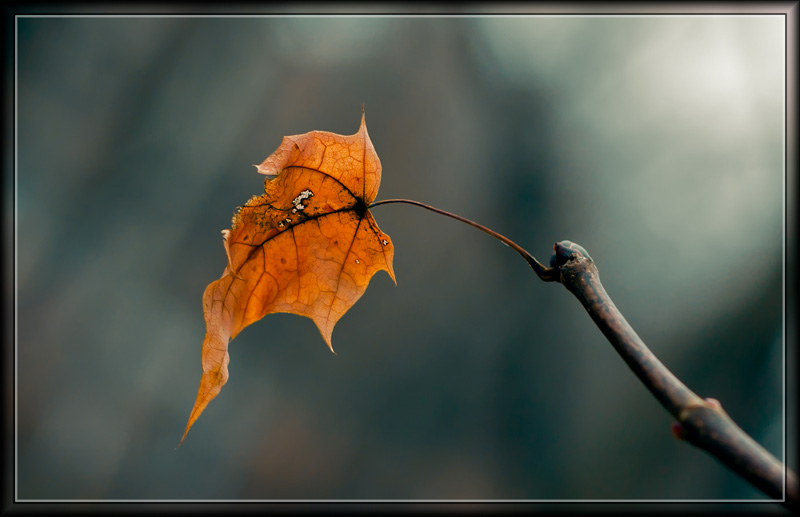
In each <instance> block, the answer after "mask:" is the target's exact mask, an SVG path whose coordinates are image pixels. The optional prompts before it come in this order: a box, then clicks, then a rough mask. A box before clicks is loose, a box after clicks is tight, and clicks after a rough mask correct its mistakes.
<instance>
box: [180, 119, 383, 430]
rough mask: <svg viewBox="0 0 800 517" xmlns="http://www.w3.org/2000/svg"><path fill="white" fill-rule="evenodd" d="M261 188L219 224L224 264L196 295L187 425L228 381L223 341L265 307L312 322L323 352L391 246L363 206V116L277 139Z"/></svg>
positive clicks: (367, 170) (369, 155)
mask: <svg viewBox="0 0 800 517" xmlns="http://www.w3.org/2000/svg"><path fill="white" fill-rule="evenodd" d="M256 167H257V168H258V172H259V173H261V174H265V175H267V180H266V181H265V182H264V190H265V192H264V194H263V195H261V196H253V197H252V198H251V199H250V200H249V201H248V202H247V203H246V204H245V205H244V206H243V207H241V208H240V209H239V210H238V211H237V212H236V214H235V215H234V216H233V220H232V223H231V229H230V230H223V232H222V234H223V243H224V245H225V253H226V255H227V258H228V264H227V266H226V267H225V271H224V273H223V274H222V277H221V278H220V279H219V280H217V281H215V282H212V283H211V284H210V285H209V286H208V287H207V288H206V291H205V294H204V295H203V312H204V315H205V320H206V337H205V340H204V341H203V352H202V363H203V376H202V378H201V381H200V389H199V390H198V392H197V400H196V401H195V404H194V408H193V409H192V413H191V415H190V416H189V422H188V423H187V425H186V430H185V431H184V433H183V437H182V438H181V442H183V439H184V438H185V437H186V433H187V432H188V431H189V428H190V427H191V426H192V424H193V423H194V422H195V421H196V420H197V418H198V417H199V416H200V414H201V413H202V412H203V410H204V409H205V407H206V406H207V405H208V403H209V402H210V401H211V399H213V398H214V397H216V396H217V394H218V393H219V392H220V390H221V388H222V386H223V385H224V384H225V383H226V382H227V380H228V362H229V357H228V342H229V341H230V340H231V339H233V338H235V337H236V335H237V334H238V333H239V332H241V330H242V329H243V328H244V327H246V326H247V325H249V324H251V323H253V322H255V321H258V320H259V319H261V318H263V317H264V316H265V315H267V314H269V313H273V312H290V313H294V314H299V315H301V316H307V317H309V318H311V319H312V320H314V323H316V325H317V327H318V328H319V331H320V333H321V334H322V337H323V338H324V339H325V342H326V343H327V344H328V347H329V348H330V349H331V351H333V346H332V345H331V334H332V332H333V327H334V325H336V322H337V321H339V318H341V317H342V316H343V315H344V313H345V312H347V310H348V309H350V307H352V306H353V304H355V303H356V301H357V300H358V299H359V298H360V297H361V295H362V294H364V291H365V290H366V289H367V285H368V284H369V281H370V279H371V278H372V276H373V275H374V274H375V273H377V272H378V271H381V270H383V271H386V272H387V273H389V275H390V276H391V277H392V280H393V281H394V280H395V277H394V271H393V269H392V257H393V255H394V247H393V246H392V242H391V239H390V238H389V236H388V235H386V234H385V233H383V232H382V231H381V230H380V229H379V228H378V225H377V223H376V222H375V219H374V218H373V217H372V214H371V213H370V212H369V210H368V209H367V207H368V206H369V204H370V203H372V202H373V201H374V200H375V197H376V196H377V194H378V187H379V186H380V182H381V164H380V160H378V155H377V154H376V153H375V148H374V147H373V146H372V142H371V141H370V139H369V135H368V134H367V126H366V122H365V120H364V114H363V112H362V116H361V127H360V128H359V130H358V132H357V133H356V134H354V135H350V136H343V135H337V134H334V133H329V132H326V131H311V132H309V133H305V134H303V135H295V136H287V137H284V139H283V141H282V142H281V145H280V147H278V149H277V150H276V151H275V152H274V153H272V154H271V155H270V156H269V157H268V158H267V159H266V160H264V162H263V163H261V165H257V166H256Z"/></svg>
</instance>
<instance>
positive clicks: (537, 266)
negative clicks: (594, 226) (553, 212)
mask: <svg viewBox="0 0 800 517" xmlns="http://www.w3.org/2000/svg"><path fill="white" fill-rule="evenodd" d="M390 203H405V204H407V205H414V206H419V207H422V208H425V209H426V210H430V211H431V212H436V213H437V214H441V215H445V216H447V217H450V218H452V219H455V220H456V221H461V222H462V223H465V224H468V225H470V226H472V227H473V228H477V229H478V230H480V231H482V232H483V233H486V234H489V235H491V236H492V237H494V238H495V239H497V240H499V241H500V242H502V243H503V244H505V245H506V246H508V247H509V248H511V249H513V250H514V251H516V252H517V253H519V254H520V255H522V258H524V259H525V261H526V262H527V263H528V265H530V266H531V268H533V270H534V271H535V272H536V274H537V275H539V278H541V279H542V280H544V281H545V282H554V281H558V270H557V269H556V268H549V267H545V266H543V265H542V264H541V263H540V262H539V261H538V260H536V257H534V256H533V255H531V254H530V253H528V252H527V251H526V250H525V249H524V248H523V247H522V246H520V245H519V244H517V243H516V242H514V241H512V240H511V239H509V238H508V237H506V236H505V235H502V234H499V233H497V232H496V231H494V230H492V229H490V228H487V227H485V226H483V225H482V224H478V223H476V222H475V221H472V220H470V219H467V218H466V217H461V216H460V215H456V214H454V213H451V212H448V211H446V210H442V209H441V208H436V207H434V206H431V205H426V204H425V203H420V202H419V201H414V200H412V199H384V200H383V201H376V202H375V203H372V204H371V205H369V207H367V208H373V207H376V206H380V205H388V204H390Z"/></svg>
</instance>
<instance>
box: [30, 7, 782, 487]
mask: <svg viewBox="0 0 800 517" xmlns="http://www.w3.org/2000/svg"><path fill="white" fill-rule="evenodd" d="M17 44H18V47H17V76H16V78H17V101H18V102H17V104H16V106H17V131H18V132H17V137H18V140H17V169H16V170H17V177H16V180H17V189H16V207H17V213H16V231H17V248H16V253H17V272H16V273H17V276H16V278H17V289H18V290H17V310H18V312H17V324H18V328H17V341H16V351H17V364H16V368H17V370H16V373H17V377H16V382H17V385H16V388H17V391H16V396H17V399H16V402H17V406H16V410H17V414H16V416H17V420H16V423H17V427H16V437H17V452H18V457H17V475H18V477H17V487H16V488H17V496H18V497H19V498H21V499H31V500H41V499H102V500H108V499H136V500H139V499H150V500H161V499H226V500H227V499H538V500H555V499H569V500H575V499H578V500H585V499H591V500H609V499H630V500H643V499H648V500H649V499H658V500H687V499H688V500H695V499H702V500H708V499H711V500H715V499H753V498H761V497H763V496H762V495H761V494H760V493H759V492H757V491H756V490H755V489H753V488H752V487H750V486H749V485H748V484H746V483H745V482H744V481H742V480H740V479H739V478H738V477H737V476H736V475H734V474H732V473H730V472H729V471H728V470H727V469H726V468H724V467H722V466H721V465H720V464H719V463H717V462H716V460H714V459H713V458H711V457H709V456H707V455H706V454H705V453H703V452H702V451H699V450H695V449H693V448H692V447H691V446H689V445H687V444H684V443H681V442H678V441H677V440H675V439H674V438H673V437H672V435H671V433H670V424H671V422H672V420H671V418H670V416H669V415H668V414H667V413H666V412H665V411H664V410H663V409H662V408H661V407H660V406H659V405H658V404H657V402H656V401H655V399H654V398H652V396H651V395H650V394H649V392H647V391H646V390H645V388H644V387H642V385H641V384H640V383H639V382H638V381H637V379H636V378H635V377H634V376H633V375H632V374H631V372H630V371H629V370H628V369H627V367H626V366H625V364H624V363H623V361H622V360H621V359H620V358H619V357H618V356H617V355H616V354H615V353H614V351H613V349H612V348H611V346H610V345H609V344H608V342H607V341H605V339H604V338H603V336H602V335H601V334H600V332H599V331H598V330H597V328H595V327H594V326H593V324H592V322H591V320H590V319H589V317H588V315H587V314H586V313H585V311H584V310H583V309H582V308H581V306H580V304H579V303H578V302H577V301H576V300H575V299H574V298H573V297H572V296H571V295H570V294H569V293H568V292H567V291H566V290H565V289H564V288H563V287H561V286H559V285H557V284H545V283H542V282H540V281H539V280H538V278H537V277H536V276H535V275H534V274H533V273H532V272H531V270H530V269H529V268H528V266H527V265H526V264H525V262H524V261H523V260H521V259H520V257H519V256H518V255H516V254H515V253H514V252H513V251H512V250H510V249H508V248H506V247H505V246H503V245H501V244H500V243H498V242H496V241H494V240H492V239H491V238H489V237H487V236H486V235H483V234H481V233H478V232H476V231H475V230H473V229H471V228H469V227H467V226H465V225H462V224H459V223H457V222H455V221H452V220H450V219H446V218H443V217H440V216H436V215H434V214H432V213H429V212H426V211H423V210H421V209H418V208H414V207H411V206H403V205H387V206H381V207H376V208H375V209H374V212H373V213H374V216H375V218H376V219H377V221H378V223H379V224H380V227H381V229H382V230H383V231H384V232H386V233H387V234H389V235H390V236H391V237H392V239H393V242H394V245H395V259H394V268H395V272H396V275H397V287H395V286H394V285H393V284H392V282H391V280H390V279H389V277H388V276H387V275H386V274H384V273H379V274H378V275H376V276H375V277H374V278H373V280H372V282H371V284H370V287H369V289H368V290H367V292H366V294H365V295H364V296H363V298H362V299H361V300H360V301H359V302H358V303H357V304H356V305H355V306H354V307H353V309H351V310H350V312H348V313H347V314H346V315H345V316H344V317H343V318H342V320H341V321H340V322H339V324H338V325H337V327H336V329H335V331H334V333H333V345H334V347H335V349H336V351H337V353H338V355H336V356H334V355H333V354H331V353H330V352H329V351H328V349H327V347H326V346H325V344H324V342H323V340H322V338H321V337H320V335H319V333H318V331H317V329H316V327H315V326H314V324H313V323H312V322H311V321H310V320H308V319H306V318H300V317H298V316H294V315H286V314H276V315H269V316H267V317H266V318H264V319H263V320H262V321H260V322H258V323H256V324H254V325H252V326H250V327H248V328H247V329H245V330H244V331H243V332H242V333H241V334H240V335H239V336H238V337H237V338H236V339H235V340H234V341H233V342H232V343H231V347H230V354H231V362H230V380H229V382H228V384H227V385H226V386H225V387H224V388H223V390H222V392H221V394H220V395H219V396H218V397H217V398H216V399H215V400H214V401H213V402H212V403H211V404H210V406H209V407H208V409H207V410H206V411H205V413H204V414H203V415H202V417H201V418H200V419H199V420H198V422H197V423H196V424H195V426H194V427H193V429H192V430H191V432H190V433H189V435H188V437H187V439H186V441H185V442H184V444H183V445H182V446H181V447H180V448H179V449H177V450H175V445H176V444H177V443H178V440H179V439H180V436H181V433H182V432H183V429H184V425H185V424H186V420H187V418H188V416H189V411H190V409H191V407H192V403H193V402H194V399H195V395H196V392H197V386H198V383H199V380H200V373H201V368H200V347H201V343H202V340H203V336H204V332H205V328H204V323H203V314H202V306H201V298H202V294H203V290H204V289H205V287H206V285H207V284H208V283H210V282H211V281H213V280H215V279H217V278H218V277H219V275H220V274H221V273H222V270H223V268H224V266H225V253H224V250H223V247H222V240H221V236H220V230H222V229H224V228H228V227H229V225H230V217H231V215H232V213H233V211H234V210H235V208H236V207H237V206H239V205H241V204H243V203H244V202H245V201H246V200H247V199H249V197H250V196H251V195H253V194H259V193H260V192H262V191H263V190H262V189H263V177H262V176H260V175H259V174H257V173H256V171H255V168H253V167H252V164H256V163H260V162H261V161H262V160H263V159H264V158H266V157H267V156H268V155H269V154H270V153H272V151H274V150H275V148H277V146H278V144H279V143H280V141H281V138H282V137H283V136H284V135H293V134H299V133H304V132H307V131H310V130H315V129H318V130H325V131H332V132H336V133H341V134H352V133H354V132H356V130H357V129H358V125H359V121H360V117H361V107H362V104H363V105H365V108H366V120H367V126H368V129H369V134H370V136H371V138H372V141H373V143H374V145H375V148H376V150H377V152H378V155H379V157H380V159H381V162H382V165H383V182H382V185H381V189H380V192H379V195H378V199H389V198H398V197H405V198H411V199H415V200H418V201H422V202H426V203H430V204H433V205H435V206H437V207H440V208H443V209H445V210H449V211H452V212H456V213H458V214H461V215H463V216H465V217H469V218H471V219H474V220H476V221H478V222H480V223H482V224H485V225H487V226H489V227H491V228H493V229H494V230H496V231H498V232H500V233H503V234H504V235H506V236H508V237H509V238H511V239H513V240H514V241H516V242H517V243H519V244H520V245H522V246H523V247H525V248H526V249H528V250H529V251H530V252H531V253H533V254H534V255H536V256H537V257H538V258H539V260H540V261H542V262H545V263H547V262H548V261H549V257H550V254H551V251H552V245H553V243H554V242H556V241H559V240H563V239H569V240H572V241H575V242H577V243H580V244H581V245H583V246H584V247H585V248H586V249H587V250H588V251H589V253H590V254H591V255H592V257H593V258H594V259H595V261H596V263H597V264H598V267H599V270H600V274H601V278H602V280H603V282H604V284H605V287H606V289H607V290H608V292H609V293H610V294H611V296H612V297H613V299H614V301H615V302H616V304H617V305H618V307H619V308H620V309H621V310H622V312H623V313H624V314H625V315H626V317H627V318H628V319H629V321H630V323H631V324H632V325H633V327H634V328H635V329H636V330H637V331H638V332H639V334H640V335H641V336H642V338H643V339H644V340H645V342H646V343H648V345H649V346H650V347H651V348H652V350H653V351H654V352H655V353H656V354H657V355H658V356H659V357H660V358H661V359H662V361H663V362H664V363H665V364H666V365H667V366H668V367H669V368H671V369H672V370H673V371H674V372H675V373H676V374H677V375H678V376H679V377H680V378H681V379H682V380H683V381H684V382H685V383H686V384H687V385H688V386H689V387H690V388H692V389H693V390H694V391H696V392H697V393H698V394H699V395H701V396H704V397H706V396H711V397H715V398H717V399H719V400H720V401H721V402H722V404H723V407H724V408H725V409H726V410H727V411H728V412H729V414H730V415H731V416H732V417H733V418H734V420H736V421H737V423H738V424H739V425H740V426H741V427H742V428H743V429H744V430H745V431H746V432H748V433H750V434H751V435H752V436H753V437H754V438H755V439H756V440H757V441H758V442H759V443H761V444H763V445H764V446H765V447H766V448H767V449H769V450H770V451H771V452H772V453H774V454H776V455H777V456H778V457H779V458H782V457H783V454H784V451H783V444H784V436H783V429H784V418H786V417H787V416H786V415H784V413H783V403H784V399H783V396H784V395H783V393H784V386H783V384H784V376H783V365H784V342H783V317H784V313H783V299H782V287H783V278H782V274H783V264H782V257H783V220H784V184H785V176H784V162H783V160H784V152H785V149H784V132H783V130H784V113H785V102H784V98H785V92H784V81H785V72H784V51H785V50H784V49H785V37H784V19H783V17H779V16H773V17H764V16H760V17H757V16H737V17H726V16H704V17H690V16H676V17H671V16H656V17H636V16H634V17H589V16H571V17H519V16H511V17H479V16H476V17H458V18H453V17H430V18H427V17H426V18H421V17H316V18H313V17H303V18H297V17H237V18H198V17H170V18H159V17H94V18H90V17H78V18H65V17H24V18H19V19H18V20H17ZM793 368H794V367H792V370H791V371H792V372H794V369H793ZM790 417H791V418H790V420H789V424H790V425H791V426H793V427H792V428H795V427H794V422H795V417H794V413H791V415H790ZM795 467H796V465H795Z"/></svg>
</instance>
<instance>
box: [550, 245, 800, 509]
mask: <svg viewBox="0 0 800 517" xmlns="http://www.w3.org/2000/svg"><path fill="white" fill-rule="evenodd" d="M554 249H555V260H554V262H555V263H554V268H555V269H558V271H559V275H560V279H559V280H560V282H561V283H562V284H564V287H566V288H567V289H568V290H569V291H570V292H571V293H572V294H574V295H575V297H576V298H578V300H579V301H580V302H581V304H583V306H584V308H585V309H586V311H587V312H588V313H589V315H590V316H591V318H592V320H594V322H595V324H596V325H597V326H598V328H600V330H601V331H602V332H603V334H604V335H605V336H606V338H607V339H608V340H609V341H610V342H611V344H612V345H613V346H614V348H615V349H616V350H617V353H619V355H620V356H622V358H623V359H624V360H625V362H626V363H627V364H628V366H629V367H630V369H631V370H633V372H634V373H635V374H636V376H637V377H639V380H641V381H642V383H643V384H644V385H645V386H646V387H647V389H649V390H650V392H651V393H652V394H653V395H654V396H655V397H656V399H658V401H659V402H661V405H662V406H664V408H666V410H667V411H669V412H670V414H672V416H674V417H675V419H676V420H677V423H676V425H675V426H674V427H673V431H674V433H675V434H676V436H678V437H679V438H681V439H685V440H686V441H688V442H689V443H691V444H692V445H694V446H696V447H699V448H701V449H703V450H705V451H706V452H708V453H709V454H711V455H713V456H714V457H716V458H717V459H718V460H720V461H721V462H722V463H724V464H725V465H727V466H728V467H729V468H730V469H731V470H733V471H734V472H736V473H737V474H739V475H740V476H742V477H743V478H744V479H746V480H747V481H749V482H750V483H751V484H752V485H753V486H755V487H757V488H758V489H760V490H761V491H762V492H764V493H765V494H767V495H768V496H769V497H771V498H773V499H775V500H778V501H781V502H782V503H783V504H784V505H785V506H786V507H787V508H789V509H791V510H793V511H797V510H798V490H797V488H798V485H797V476H796V475H795V474H794V472H792V471H791V470H789V469H788V468H787V469H784V466H783V464H781V462H780V461H778V460H777V459H776V458H775V457H774V456H773V455H772V454H770V453H769V452H768V451H767V450H766V449H764V448H763V447H761V446H760V445H759V444H758V443H756V442H755V440H753V439H752V438H750V436H748V435H747V434H746V433H745V432H744V431H742V429H741V428H740V427H739V426H738V425H736V423H735V422H734V421H733V420H732V419H731V418H730V416H728V414H727V413H726V412H725V411H724V410H723V409H722V406H721V405H720V403H719V402H718V401H716V400H715V399H710V398H709V399H705V400H704V399H701V398H700V397H699V396H697V395H696V394H695V393H694V392H692V391H691V390H690V389H689V388H687V387H686V386H685V385H684V384H683V383H682V382H681V381H680V380H679V379H678V378H677V377H675V375H674V374H673V373H672V372H671V371H669V370H668V369H667V367H666V366H664V365H663V364H662V363H661V361H659V360H658V358H657V357H656V356H655V355H654V354H653V353H652V352H651V351H650V350H649V349H648V348H647V346H646V345H645V344H644V342H643V341H642V340H641V338H640V337H639V336H638V335H637V334H636V332H634V330H633V329H632V328H631V326H630V325H629V324H628V322H627V321H625V318H624V317H623V316H622V314H621V313H620V312H619V309H617V307H616V306H615V305H614V302H613V301H611V298H610V297H609V296H608V293H606V290H605V289H604V288H603V284H602V283H600V277H599V274H598V272H597V267H596V266H595V265H594V261H593V260H592V258H591V257H590V256H589V254H588V253H586V250H584V249H583V248H582V247H580V246H578V245H576V244H574V243H572V242H570V241H562V242H560V243H557V244H556V245H555V246H554ZM784 483H785V484H784Z"/></svg>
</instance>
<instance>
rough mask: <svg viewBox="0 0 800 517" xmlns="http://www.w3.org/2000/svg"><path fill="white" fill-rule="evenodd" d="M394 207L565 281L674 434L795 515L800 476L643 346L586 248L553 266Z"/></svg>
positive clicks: (562, 247)
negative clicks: (505, 251)
mask: <svg viewBox="0 0 800 517" xmlns="http://www.w3.org/2000/svg"><path fill="white" fill-rule="evenodd" d="M389 203H405V204H409V205H415V206H419V207H422V208H425V209H427V210H430V211H432V212H436V213H438V214H442V215H446V216H447V217H451V218H453V219H456V220H457V221H461V222H463V223H466V224H468V225H470V226H472V227H474V228H477V229H478V230H481V231H482V232H484V233H487V234H489V235H491V236H492V237H494V238H496V239H498V240H499V241H501V242H503V243H504V244H506V245H507V246H509V247H511V248H512V249H514V250H515V251H516V252H517V253H519V254H520V255H522V257H523V258H524V259H525V261H526V262H527V263H528V264H529V265H530V266H531V267H532V268H533V270H534V271H535V272H536V274H537V275H539V278H541V279H542V280H544V281H546V282H554V281H557V282H561V283H562V284H563V285H564V287H566V288H567V289H568V290H569V291H570V292H571V293H572V294H574V295H575V297H576V298H578V300H579V301H580V302H581V304H583V306H584V308H585V309H586V311H587V312H588V313H589V315H590V316H591V318H592V319H593V320H594V322H595V324H596V325H597V327H598V328H599V329H600V331H601V332H603V334H604V335H605V336H606V338H607V339H608V340H609V341H610V342H611V344H612V345H613V346H614V348H615V349H616V351H617V353H619V355H620V356H622V359H623V360H624V361H625V362H626V363H627V365H628V367H629V368H630V369H631V370H633V373H634V374H636V376H637V377H638V378H639V380H640V381H641V382H642V384H644V385H645V387H647V389H648V390H650V392H651V393H652V394H653V396H654V397H655V398H656V399H657V400H658V401H659V402H660V403H661V405H662V406H664V408H665V409H666V410H667V411H669V413H670V414H672V416H674V417H675V419H676V421H677V422H676V423H675V424H674V425H673V433H674V434H675V435H676V436H677V437H678V438H680V439H682V440H686V441H688V442H689V443H691V444H692V445H694V446H696V447H699V448H700V449H703V450H705V451H706V452H708V453H709V454H711V455H712V456H714V457H716V458H717V459H718V460H719V461H721V462H722V463H723V464H725V465H727V466H728V468H730V469H731V470H733V471H734V472H736V473H737V474H739V475H740V476H742V477H743V478H744V479H746V480H747V481H748V482H750V483H751V484H752V485H753V486H755V487H757V488H758V489H760V490H761V491H762V492H764V493H765V494H767V496H769V497H771V498H772V499H775V500H776V501H780V502H782V503H783V504H784V506H786V507H787V508H788V509H790V510H792V511H794V512H796V511H797V510H798V509H800V504H799V503H798V483H797V476H796V475H795V473H794V472H792V471H791V470H789V469H788V468H784V465H783V464H781V462H780V461H778V460H777V459H776V458H775V457H774V456H773V455H772V454H770V453H769V452H768V451H767V450H766V449H764V448H763V447H761V446H760V445H759V444H758V443H756V441H755V440H753V439H752V438H750V436H748V435H747V433H745V432H744V431H742V429H741V428H740V427H739V426H738V425H736V423H735V422H734V421H733V420H732V419H731V417H730V416H728V414H727V413H726V412H725V410H723V409H722V405H721V404H720V403H719V402H718V401H717V400H715V399H711V398H707V399H702V398H700V397H699V396H697V395H696V394H695V393H694V392H693V391H692V390H690V389H689V388H687V387H686V386H685V385H684V384H683V383H682V382H681V381H680V379H678V378H677V377H676V376H675V375H674V374H673V373H672V372H671V371H669V369H667V367H666V366H664V364H663V363H662V362H661V361H659V360H658V358H657V357H656V356H655V354H653V352H651V351H650V349H649V348H647V346H646V345H645V344H644V342H643V341H642V339H641V338H640V337H639V336H638V335H637V334H636V332H635V331H634V330H633V328H632V327H631V326H630V325H629V324H628V322H627V321H626V320H625V318H624V317H623V316H622V314H621V313H620V312H619V309H617V307H616V306H615V305H614V302H613V301H612V300H611V297H609V296H608V293H607V292H606V290H605V288H603V284H602V283H601V282H600V276H599V274H598V272H597V267H596V266H595V265H594V261H593V260H592V258H591V257H590V256H589V254H588V253H587V252H586V250H585V249H583V248H582V247H581V246H579V245H577V244H575V243H573V242H570V241H561V242H559V243H556V244H555V246H554V247H553V249H554V250H555V255H554V256H553V260H552V261H551V266H552V267H545V266H543V265H542V264H541V263H539V261H538V260H536V258H534V257H533V255H531V254H530V253H528V252H527V251H525V250H524V249H523V248H522V247H521V246H519V245H518V244H516V243H515V242H513V241H512V240H511V239H509V238H507V237H505V236H504V235H501V234H499V233H497V232H495V231H493V230H490V229H489V228H487V227H485V226H483V225H480V224H478V223H476V222H474V221H471V220H469V219H466V218H464V217H461V216H459V215H456V214H453V213H450V212H446V211H444V210H441V209H439V208H435V207H432V206H430V205H426V204H424V203H420V202H418V201H413V200H410V199H388V200H385V201H378V202H376V203H373V204H372V205H370V208H372V207H375V206H379V205H385V204H389Z"/></svg>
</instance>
